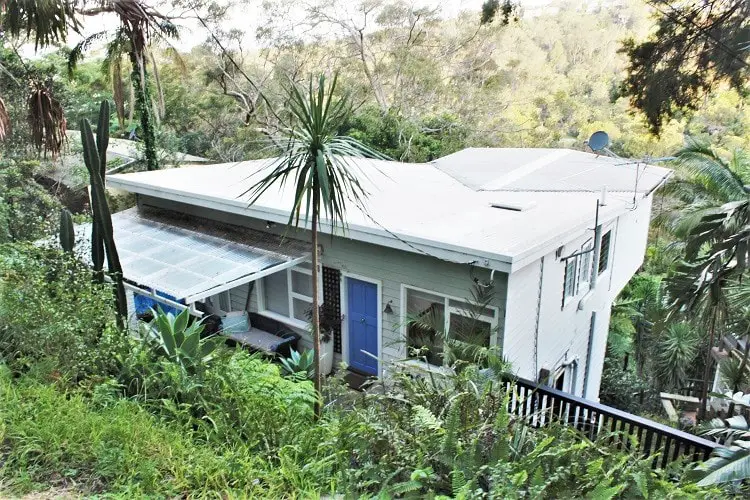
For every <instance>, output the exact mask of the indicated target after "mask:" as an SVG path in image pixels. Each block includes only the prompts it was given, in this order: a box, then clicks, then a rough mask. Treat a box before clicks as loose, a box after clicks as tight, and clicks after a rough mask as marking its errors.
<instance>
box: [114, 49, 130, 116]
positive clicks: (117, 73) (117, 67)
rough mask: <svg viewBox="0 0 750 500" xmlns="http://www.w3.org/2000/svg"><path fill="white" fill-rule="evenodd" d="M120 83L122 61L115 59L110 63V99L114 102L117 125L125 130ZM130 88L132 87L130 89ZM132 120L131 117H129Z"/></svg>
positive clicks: (123, 96)
mask: <svg viewBox="0 0 750 500" xmlns="http://www.w3.org/2000/svg"><path fill="white" fill-rule="evenodd" d="M123 87H124V85H123V82H122V61H121V60H120V57H119V56H118V57H116V58H115V60H114V62H113V63H112V98H113V99H114V101H115V111H116V112H117V125H118V126H119V127H120V130H123V129H124V128H125V93H124V91H123ZM131 88H132V87H131ZM130 103H131V104H130V109H131V110H132V109H133V101H132V99H131V101H130ZM131 120H132V116H131Z"/></svg>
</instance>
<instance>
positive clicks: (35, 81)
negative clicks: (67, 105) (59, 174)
mask: <svg viewBox="0 0 750 500" xmlns="http://www.w3.org/2000/svg"><path fill="white" fill-rule="evenodd" d="M79 28H80V24H79V23H78V20H77V19H76V12H75V2H66V1H62V0H51V1H47V2H28V1H25V2H22V1H17V0H0V32H5V34H6V36H9V38H20V37H25V38H31V37H32V36H33V38H34V44H35V47H36V48H39V47H44V46H48V45H50V44H53V43H58V42H64V41H65V39H66V36H67V34H68V30H69V29H73V30H75V31H78V30H79ZM16 56H17V57H18V60H19V62H20V63H21V65H22V66H23V69H22V71H23V73H24V76H23V80H25V81H23V82H21V81H18V80H16V79H15V78H13V76H12V73H11V72H10V71H9V70H8V69H7V68H5V67H3V65H2V64H0V73H4V76H9V77H10V78H11V80H13V81H14V82H15V83H16V84H17V85H19V86H26V85H28V86H29V87H30V88H31V92H30V93H29V95H28V97H27V99H26V104H27V107H28V113H27V115H28V121H29V126H30V128H31V139H32V143H33V144H34V145H35V146H36V148H37V149H38V150H40V151H41V150H42V149H44V151H45V153H46V152H48V151H49V152H50V153H51V154H52V156H53V157H54V156H56V155H57V154H59V152H60V150H61V149H62V145H63V142H64V140H65V116H64V114H63V109H62V106H61V105H60V103H59V102H58V101H57V100H56V99H55V98H54V96H53V95H52V89H51V82H49V81H45V80H42V79H41V78H39V77H38V76H37V75H35V74H34V72H33V71H32V70H31V68H29V67H28V66H26V64H25V63H23V61H22V60H21V58H20V56H19V55H18V53H17V52H16ZM10 127H11V119H10V113H9V112H8V109H7V107H6V105H5V103H4V102H3V101H2V98H1V97H0V140H3V139H5V137H6V136H7V135H8V134H9V132H10Z"/></svg>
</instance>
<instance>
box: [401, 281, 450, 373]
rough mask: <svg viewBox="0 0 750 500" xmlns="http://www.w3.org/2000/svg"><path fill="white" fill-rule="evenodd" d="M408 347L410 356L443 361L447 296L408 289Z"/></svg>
mask: <svg viewBox="0 0 750 500" xmlns="http://www.w3.org/2000/svg"><path fill="white" fill-rule="evenodd" d="M406 315H407V322H408V326H407V337H408V338H407V351H408V354H409V356H417V357H420V358H424V357H426V358H427V362H428V363H431V364H434V365H442V364H443V359H442V358H443V357H442V354H443V330H444V329H445V299H444V298H443V297H440V296H439V295H435V294H431V293H427V292H419V291H416V290H411V289H408V288H407V289H406Z"/></svg>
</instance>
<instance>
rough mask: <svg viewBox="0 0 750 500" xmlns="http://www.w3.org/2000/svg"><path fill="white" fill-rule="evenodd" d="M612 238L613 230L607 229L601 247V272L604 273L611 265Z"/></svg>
mask: <svg viewBox="0 0 750 500" xmlns="http://www.w3.org/2000/svg"><path fill="white" fill-rule="evenodd" d="M611 239H612V231H607V232H606V233H605V234H604V236H602V244H601V246H600V247H599V248H600V249H601V250H600V253H599V274H602V273H603V272H604V271H606V270H607V267H609V245H610V240H611Z"/></svg>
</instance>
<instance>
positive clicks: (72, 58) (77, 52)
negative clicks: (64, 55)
mask: <svg viewBox="0 0 750 500" xmlns="http://www.w3.org/2000/svg"><path fill="white" fill-rule="evenodd" d="M108 35H109V32H107V31H100V32H98V33H94V34H93V35H91V36H87V37H86V38H84V39H83V40H81V41H80V42H78V43H77V44H76V45H75V47H73V49H71V51H70V53H69V54H68V76H69V77H72V76H73V72H74V71H75V69H76V67H77V66H78V63H79V62H81V60H83V53H84V52H85V51H86V50H88V49H89V47H91V44H93V43H94V42H97V41H99V40H102V39H103V38H106V37H107V36H108Z"/></svg>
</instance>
